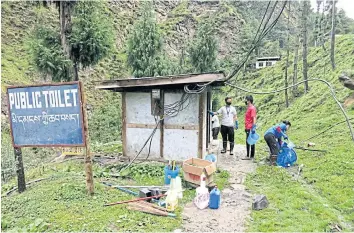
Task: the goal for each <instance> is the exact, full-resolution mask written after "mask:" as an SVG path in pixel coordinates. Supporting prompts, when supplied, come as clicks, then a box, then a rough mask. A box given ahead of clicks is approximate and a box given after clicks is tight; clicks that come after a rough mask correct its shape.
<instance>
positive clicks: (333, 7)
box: [331, 0, 337, 70]
mask: <svg viewBox="0 0 354 233" xmlns="http://www.w3.org/2000/svg"><path fill="white" fill-rule="evenodd" d="M336 2H337V1H336V0H333V1H332V29H331V64H332V70H334V69H335V68H336V64H335V61H334V47H335V40H336Z"/></svg>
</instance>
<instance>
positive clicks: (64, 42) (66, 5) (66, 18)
mask: <svg viewBox="0 0 354 233" xmlns="http://www.w3.org/2000/svg"><path fill="white" fill-rule="evenodd" d="M58 4H59V21H60V42H61V46H62V48H63V51H64V54H65V56H66V57H67V58H68V59H71V56H70V54H71V48H70V44H69V41H68V38H69V35H70V33H71V9H72V6H71V4H72V2H70V1H59V3H58ZM73 68H74V67H73ZM68 72H69V74H71V75H72V74H73V73H74V70H73V69H70V70H69V71H68ZM74 75H75V74H74ZM74 78H75V79H76V77H74Z"/></svg>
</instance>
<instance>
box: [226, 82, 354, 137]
mask: <svg viewBox="0 0 354 233" xmlns="http://www.w3.org/2000/svg"><path fill="white" fill-rule="evenodd" d="M313 81H318V82H322V83H325V84H326V85H327V86H328V88H329V89H330V91H331V95H332V97H333V99H334V100H335V102H336V103H337V105H338V106H339V108H340V110H341V111H342V113H343V115H344V117H345V120H346V122H347V125H348V128H349V131H350V134H351V137H352V140H353V141H354V132H353V128H352V126H351V123H350V120H349V117H348V115H347V113H346V112H345V110H344V108H343V106H342V105H341V103H340V102H339V100H338V99H337V97H336V94H335V91H334V89H333V87H332V85H331V84H330V83H329V82H328V81H326V80H324V79H319V78H312V79H308V80H303V81H300V82H298V83H296V84H293V85H291V86H288V87H284V88H281V89H276V90H272V91H263V92H262V91H250V90H248V89H245V88H242V87H239V86H237V85H234V84H231V83H229V82H225V84H226V85H229V86H232V87H234V88H236V89H238V90H241V91H244V92H248V93H252V94H256V95H264V94H274V93H277V92H282V91H284V90H287V89H289V88H292V87H295V86H298V85H300V84H302V83H304V82H313Z"/></svg>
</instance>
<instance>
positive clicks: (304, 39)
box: [301, 1, 309, 93]
mask: <svg viewBox="0 0 354 233" xmlns="http://www.w3.org/2000/svg"><path fill="white" fill-rule="evenodd" d="M308 14H309V5H308V2H307V1H303V5H302V16H301V20H302V63H303V64H302V74H303V76H304V80H305V93H307V92H308V89H309V86H308V82H307V17H308Z"/></svg>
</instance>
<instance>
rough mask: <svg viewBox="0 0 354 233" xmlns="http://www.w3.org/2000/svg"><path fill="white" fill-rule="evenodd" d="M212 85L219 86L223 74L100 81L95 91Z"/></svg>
mask: <svg viewBox="0 0 354 233" xmlns="http://www.w3.org/2000/svg"><path fill="white" fill-rule="evenodd" d="M214 80H215V82H213V83H212V85H220V84H223V83H224V81H225V75H224V72H222V71H220V72H215V73H202V74H182V75H171V76H158V77H142V78H130V79H117V80H106V81H101V82H100V83H99V84H98V85H96V89H102V90H115V91H129V89H137V88H145V89H146V88H153V87H159V86H173V85H176V86H178V85H185V84H193V83H198V84H203V83H208V82H211V81H214Z"/></svg>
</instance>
